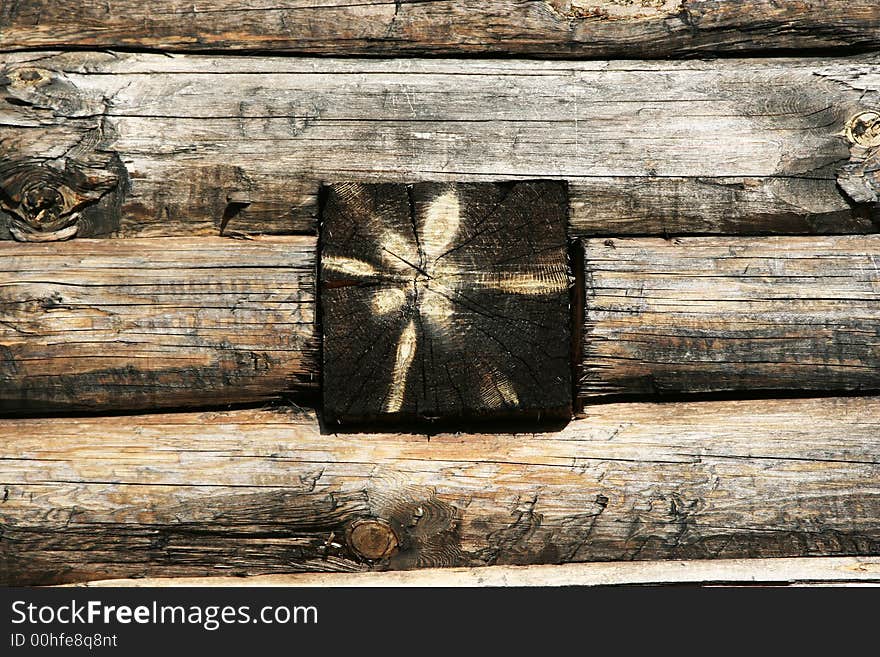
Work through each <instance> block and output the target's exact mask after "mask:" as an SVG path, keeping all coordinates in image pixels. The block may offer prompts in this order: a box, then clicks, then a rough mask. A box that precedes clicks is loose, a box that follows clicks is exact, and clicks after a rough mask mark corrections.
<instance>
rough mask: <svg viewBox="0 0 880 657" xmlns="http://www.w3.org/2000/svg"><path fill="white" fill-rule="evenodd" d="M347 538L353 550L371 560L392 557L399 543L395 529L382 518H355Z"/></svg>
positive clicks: (363, 557)
mask: <svg viewBox="0 0 880 657" xmlns="http://www.w3.org/2000/svg"><path fill="white" fill-rule="evenodd" d="M345 538H346V542H347V543H348V547H349V548H350V549H351V550H352V552H354V553H355V554H357V555H358V556H359V557H361V558H362V559H367V560H369V561H379V560H381V559H385V558H387V557H390V556H391V555H392V554H393V553H394V552H395V550H397V546H398V545H399V541H398V539H397V534H395V533H394V529H392V527H391V525H390V524H388V522H387V521H385V520H382V519H381V518H367V519H363V520H355V521H354V522H353V523H352V524H351V526H350V527H349V528H348V531H347V532H346V535H345Z"/></svg>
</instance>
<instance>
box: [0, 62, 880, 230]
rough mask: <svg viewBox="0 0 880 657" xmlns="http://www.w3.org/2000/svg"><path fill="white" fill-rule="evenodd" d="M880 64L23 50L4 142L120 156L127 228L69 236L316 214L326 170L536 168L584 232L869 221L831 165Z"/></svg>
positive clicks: (1, 121)
mask: <svg viewBox="0 0 880 657" xmlns="http://www.w3.org/2000/svg"><path fill="white" fill-rule="evenodd" d="M878 61H880V60H878V56H877V55H876V54H875V55H865V56H860V57H857V58H835V59H809V58H803V59H773V60H762V59H753V60H722V61H714V62H703V61H684V62H644V61H642V62H638V61H616V62H552V61H524V60H509V61H503V62H499V61H492V60H481V59H473V60H419V59H415V60H358V59H309V58H266V57H230V56H223V57H212V56H191V55H187V56H184V55H181V56H173V57H166V56H159V55H145V54H118V53H93V52H73V53H66V54H57V55H53V54H51V53H15V54H9V55H6V56H5V57H4V61H3V71H2V73H3V74H2V76H0V85H2V86H0V98H2V99H3V100H5V102H0V139H2V141H0V159H6V160H15V161H19V160H24V161H27V162H29V163H33V162H43V163H45V166H51V167H53V168H54V169H56V170H63V169H65V167H66V166H67V160H70V159H73V160H75V161H76V162H85V163H89V164H90V166H91V163H92V162H94V161H98V160H100V158H101V157H106V156H107V154H108V153H110V154H113V156H114V158H117V159H116V160H114V161H118V163H119V165H120V167H121V169H119V170H118V171H116V174H115V175H117V176H118V177H119V178H120V179H124V180H126V181H127V185H128V187H127V192H126V193H125V198H124V199H122V201H121V203H120V204H119V207H118V217H119V221H118V222H117V223H118V226H115V227H113V228H112V229H110V228H108V227H107V225H108V224H107V222H96V223H95V224H94V225H81V226H80V231H79V233H78V237H90V236H92V237H94V236H106V235H120V236H128V237H131V236H174V235H187V236H189V235H216V234H218V233H219V232H220V231H221V229H224V230H225V231H226V232H227V233H233V232H245V233H262V232H268V233H297V232H311V233H314V232H315V229H316V215H317V196H318V189H319V187H320V184H321V183H322V182H334V181H340V180H347V181H353V182H412V181H427V182H449V181H459V182H479V181H497V180H516V179H520V180H522V179H538V178H543V179H548V178H549V179H557V180H567V181H568V182H569V189H570V196H571V203H572V205H571V228H572V231H573V233H574V234H576V235H615V234H618V235H624V234H629V235H632V234H639V235H646V234H654V235H665V234H683V233H685V234H687V233H690V234H718V233H722V234H723V233H743V232H745V233H786V234H792V233H817V232H818V233H856V232H871V231H876V228H877V222H876V220H877V216H876V214H877V210H876V207H874V206H872V205H871V204H865V203H862V204H859V203H857V202H856V200H854V199H853V198H851V197H850V196H849V195H847V194H846V193H845V192H844V190H842V189H841V188H840V187H838V184H837V176H838V173H839V172H840V170H841V169H842V168H843V167H845V166H847V164H848V162H849V159H850V157H851V155H852V153H851V149H850V143H849V142H848V141H847V139H846V137H845V136H844V127H845V125H846V123H847V121H848V120H849V119H850V118H851V117H852V116H853V115H855V114H857V113H859V112H863V111H865V110H866V109H871V108H876V107H878V106H880V73H878V71H880V66H878ZM4 80H5V82H4ZM3 216H4V215H3V214H2V213H0V218H2V217H3ZM6 220H7V221H8V216H7V219H6ZM3 236H5V237H7V238H9V237H10V236H11V235H10V233H9V232H8V231H7V230H6V228H5V226H4V225H3V222H2V221H0V237H3Z"/></svg>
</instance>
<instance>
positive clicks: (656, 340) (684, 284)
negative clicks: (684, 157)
mask: <svg viewBox="0 0 880 657" xmlns="http://www.w3.org/2000/svg"><path fill="white" fill-rule="evenodd" d="M584 251H585V257H584V260H585V265H584V267H585V279H584V284H585V288H586V296H587V300H586V313H585V323H584V332H583V370H582V372H581V381H580V395H581V398H582V399H587V400H589V398H592V397H595V396H602V395H625V394H633V393H634V394H680V393H694V392H717V391H742V392H746V393H751V392H754V391H757V390H815V391H833V390H838V391H840V390H880V329H878V327H880V236H875V235H865V236H838V237H800V238H798V237H790V238H786V237H764V238H724V237H718V238H713V237H701V238H680V239H674V240H661V239H607V240H600V239H593V240H588V241H586V242H585V245H584Z"/></svg>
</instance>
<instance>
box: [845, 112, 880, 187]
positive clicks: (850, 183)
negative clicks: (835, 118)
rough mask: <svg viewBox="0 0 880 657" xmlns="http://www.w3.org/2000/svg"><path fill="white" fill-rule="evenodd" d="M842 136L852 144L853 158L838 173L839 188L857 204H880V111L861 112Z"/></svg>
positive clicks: (854, 117) (853, 118) (848, 125)
mask: <svg viewBox="0 0 880 657" xmlns="http://www.w3.org/2000/svg"><path fill="white" fill-rule="evenodd" d="M842 134H843V136H844V137H846V140H847V141H848V142H849V144H850V158H849V162H847V163H846V164H845V165H844V166H843V167H842V168H841V169H840V171H838V173H837V184H838V185H840V188H841V189H842V190H843V191H844V193H845V194H846V195H847V196H848V197H849V199H850V200H851V201H853V202H854V203H869V204H877V203H880V111H877V110H865V111H863V112H859V113H858V114H856V115H855V116H853V117H852V118H850V119H849V121H847V122H846V125H845V126H844V129H843V133H842Z"/></svg>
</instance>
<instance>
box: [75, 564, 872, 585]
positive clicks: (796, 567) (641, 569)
mask: <svg viewBox="0 0 880 657" xmlns="http://www.w3.org/2000/svg"><path fill="white" fill-rule="evenodd" d="M755 582H760V583H762V584H798V585H805V584H807V585H809V584H820V585H822V584H830V583H833V584H838V585H845V584H850V583H860V584H880V558H878V557H801V558H788V559H786V558H778V559H712V560H708V559H706V560H692V561H632V562H630V561H611V562H604V563H576V564H560V565H546V566H541V565H537V566H484V567H482V568H427V569H425V570H407V571H391V572H384V573H382V572H369V573H296V574H291V575H258V576H256V577H228V576H226V577H224V576H216V577H155V578H150V577H145V578H141V579H107V580H94V581H91V582H85V583H82V584H76V585H75V586H85V587H95V588H104V587H108V586H111V587H116V586H124V587H132V588H148V587H154V586H164V587H178V586H186V587H190V586H200V587H201V586H223V587H230V586H232V587H243V586H291V587H313V586H321V587H328V586H329V587H338V586H345V587H349V586H363V587H373V586H382V587H384V586H395V587H397V586H457V587H460V586H466V587H482V586H615V585H620V584H719V583H720V584H741V583H745V584H754V583H755Z"/></svg>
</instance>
